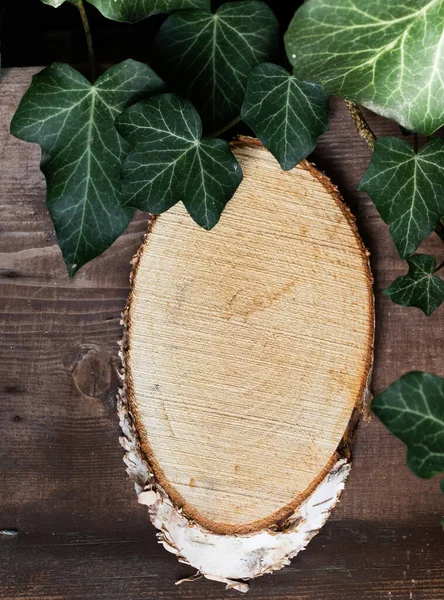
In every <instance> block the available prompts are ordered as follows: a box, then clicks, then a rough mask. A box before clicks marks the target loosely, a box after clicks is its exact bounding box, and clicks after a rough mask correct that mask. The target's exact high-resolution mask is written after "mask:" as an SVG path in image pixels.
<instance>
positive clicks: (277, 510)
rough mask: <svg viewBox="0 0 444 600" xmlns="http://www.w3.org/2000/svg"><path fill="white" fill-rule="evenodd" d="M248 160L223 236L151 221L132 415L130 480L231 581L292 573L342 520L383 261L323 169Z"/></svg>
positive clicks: (125, 417)
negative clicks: (373, 262) (372, 260)
mask: <svg viewBox="0 0 444 600" xmlns="http://www.w3.org/2000/svg"><path fill="white" fill-rule="evenodd" d="M233 151H234V153H235V155H236V157H237V159H238V161H239V163H240V164H241V167H242V169H243V172H244V180H243V182H242V183H241V185H240V187H239V189H238V191H237V192H236V194H235V196H234V197H233V199H232V200H231V201H230V202H229V203H228V205H227V207H226V209H225V211H224V213H223V214H222V217H221V220H220V222H219V224H218V225H217V226H216V227H215V228H214V229H213V230H212V231H210V232H207V231H204V230H203V229H200V228H199V227H198V226H196V225H195V224H194V223H193V221H192V220H191V219H190V218H189V216H188V215H187V213H186V210H185V208H184V207H183V206H182V205H177V206H176V207H174V208H173V209H171V210H170V211H168V212H167V213H165V214H163V215H161V216H160V217H158V218H155V219H153V220H152V222H151V225H150V229H149V232H148V234H147V236H146V238H145V241H144V243H143V245H142V247H141V249H140V251H139V253H138V255H137V257H136V258H135V265H134V269H133V273H132V290H131V295H130V298H129V302H128V306H127V308H126V311H125V314H124V325H125V338H124V341H123V344H122V357H123V362H124V373H123V380H124V381H123V390H122V393H121V401H120V414H121V420H122V425H123V428H124V433H125V439H124V445H125V447H126V449H127V452H128V454H127V458H126V460H127V464H128V469H129V472H130V474H131V475H132V477H133V479H135V481H136V483H137V489H138V492H139V493H140V496H139V500H140V501H141V502H142V503H145V504H147V505H148V506H149V507H150V515H151V519H152V520H153V522H154V524H155V525H156V526H157V527H158V528H160V529H162V532H163V533H162V534H161V535H162V540H163V542H164V544H165V545H166V546H167V547H168V549H170V550H173V551H174V552H175V553H176V554H178V555H179V557H180V558H181V559H182V560H184V561H185V562H190V564H193V566H195V567H196V568H198V569H199V570H200V571H201V572H203V573H204V574H205V575H207V576H209V577H212V578H215V579H221V580H225V581H228V582H229V581H232V580H236V581H237V580H239V579H248V578H250V577H254V576H256V575H258V574H262V573H264V572H267V571H270V570H273V569H275V568H279V567H280V566H283V564H285V562H286V560H287V559H288V557H291V556H293V555H295V554H296V553H297V551H299V550H300V549H301V548H302V547H304V546H305V545H306V543H308V541H309V539H310V538H311V537H312V536H313V534H314V533H315V531H316V530H317V529H319V527H321V526H322V524H323V523H324V521H325V520H326V518H327V517H328V514H329V512H330V510H331V508H332V507H333V506H334V504H335V503H336V501H337V497H338V495H339V492H340V491H341V489H342V487H343V485H344V480H345V478H346V475H347V474H348V470H349V465H348V461H349V453H348V442H349V441H350V439H349V438H351V436H352V431H353V430H354V427H353V426H351V427H350V426H349V424H350V420H351V419H352V416H354V419H353V420H352V421H353V423H352V425H353V424H354V422H355V420H356V418H355V416H356V412H357V410H356V409H359V407H360V405H361V401H362V398H363V397H364V395H365V393H366V390H367V384H368V378H369V373H370V367H371V360H372V348H373V322H374V313H373V310H374V309H373V293H372V279H371V274H370V270H369V264H368V256H367V252H366V250H365V248H364V246H363V244H362V242H361V240H360V237H359V235H358V232H357V230H356V226H355V223H354V219H353V217H352V216H351V215H350V213H349V211H348V209H347V208H346V207H345V205H344V204H343V202H342V201H341V199H340V197H339V195H338V192H337V190H336V188H334V187H333V185H332V184H331V183H330V181H329V180H328V179H327V178H326V177H325V176H323V175H322V174H320V173H319V172H318V171H317V170H316V169H315V168H314V167H313V166H312V165H310V164H309V163H308V162H306V161H303V162H302V163H301V164H300V165H299V166H298V167H296V168H295V169H293V170H292V171H288V172H284V171H282V170H281V169H280V167H279V164H278V163H277V162H276V160H275V159H274V158H273V157H272V155H271V154H270V153H268V152H267V151H266V150H264V149H263V148H262V147H261V146H260V144H259V143H258V142H257V141H256V140H252V139H250V138H242V139H240V140H238V141H237V142H235V143H233ZM316 500H319V502H317V501H316ZM290 533H291V534H292V535H293V534H294V535H295V536H296V537H297V536H299V537H298V538H297V539H296V537H294V539H293V538H292V537H291V536H290ZM264 536H265V537H264ZM267 536H268V537H267ZM202 540H204V542H202ZM256 542H257V544H258V547H254V544H255V543H256ZM199 544H200V547H199ZM233 544H234V545H233ZM247 546H249V548H247ZM209 547H211V548H212V550H211V552H210V550H209ZM259 550H260V551H261V554H260V556H259V555H258V552H259ZM249 552H250V553H254V552H255V553H256V554H255V558H254V560H250V561H249V560H248V553H249ZM213 554H214V556H213ZM210 555H211V556H210ZM218 556H219V558H218ZM258 556H259V558H258ZM246 557H247V558H246ZM221 558H222V560H221ZM233 585H235V586H236V585H238V587H239V589H242V587H243V584H236V583H234V584H233Z"/></svg>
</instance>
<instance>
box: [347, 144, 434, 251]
mask: <svg viewBox="0 0 444 600" xmlns="http://www.w3.org/2000/svg"><path fill="white" fill-rule="evenodd" d="M359 189H360V190H363V191H364V192H367V194H368V195H369V196H370V198H371V199H372V200H373V202H374V204H375V206H376V208H377V209H378V211H379V213H380V215H381V217H382V218H383V219H384V221H385V222H386V223H387V224H388V225H390V233H391V236H392V238H393V241H394V242H395V245H396V247H397V249H398V251H399V254H400V255H401V256H402V257H406V256H408V255H409V254H411V253H412V252H414V251H415V250H416V248H417V247H418V246H419V244H420V243H421V242H422V241H423V240H424V239H425V238H426V237H428V236H429V235H430V234H431V233H432V231H433V230H434V229H435V227H436V225H437V224H438V222H439V220H440V217H442V216H443V215H444V143H443V142H442V141H441V140H439V139H434V140H431V141H430V142H428V143H427V144H425V146H423V148H421V150H420V151H419V152H418V153H417V154H416V153H415V151H414V150H413V148H412V147H411V146H410V145H409V143H408V142H407V141H405V140H400V139H397V138H391V137H387V138H380V139H379V140H377V141H376V144H375V151H374V154H373V156H372V160H371V162H370V165H369V167H368V169H367V171H366V173H365V175H364V177H363V179H362V181H361V184H360V187H359Z"/></svg>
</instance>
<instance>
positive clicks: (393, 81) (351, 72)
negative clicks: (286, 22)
mask: <svg viewBox="0 0 444 600" xmlns="http://www.w3.org/2000/svg"><path fill="white" fill-rule="evenodd" d="M443 28H444V3H443V2H441V1H437V0H421V1H418V0H404V1H403V2H399V1H398V0H385V1H384V2H381V1H378V2H369V1H368V0H353V2H351V1H350V0H310V1H309V2H305V3H304V4H303V5H302V6H301V7H300V8H299V9H298V11H297V12H296V14H295V16H294V18H293V21H292V22H291V24H290V27H289V29H288V31H287V33H286V35H285V43H286V49H287V54H288V57H289V59H290V61H291V63H292V64H293V65H294V67H295V74H296V75H297V76H298V77H300V78H301V79H309V80H312V81H318V82H321V83H322V84H323V86H324V89H325V90H326V91H327V92H329V93H331V94H335V95H338V96H344V97H346V98H348V99H350V100H353V101H355V102H358V103H359V104H363V105H364V106H366V107H367V108H369V109H371V110H373V111H374V112H376V113H378V114H380V115H383V116H385V117H388V118H391V119H394V120H395V121H397V122H398V123H400V124H401V125H402V126H403V127H405V128H406V129H410V130H413V131H419V132H421V133H423V134H425V135H431V134H432V133H433V132H434V131H436V129H438V128H439V127H440V126H441V125H442V124H443V123H444V79H443V77H442V73H443V70H444V52H443V51H442V45H443V37H442V32H443Z"/></svg>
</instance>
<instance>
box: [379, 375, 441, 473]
mask: <svg viewBox="0 0 444 600" xmlns="http://www.w3.org/2000/svg"><path fill="white" fill-rule="evenodd" d="M372 410H373V412H374V413H375V414H376V415H377V417H378V418H379V419H380V420H381V421H382V422H383V423H384V425H385V426H386V427H387V428H388V429H389V430H390V431H391V432H392V433H393V434H394V435H396V437H398V438H399V439H400V440H402V441H403V442H404V444H406V446H407V464H408V466H409V468H410V469H411V470H412V471H413V473H415V474H416V475H418V477H422V478H424V479H429V478H430V477H433V476H434V475H438V474H440V473H444V379H443V378H442V377H437V376H436V375H431V374H430V373H420V372H412V373H407V374H406V375H404V376H403V377H401V379H398V381H395V383H393V384H392V385H391V386H390V387H389V388H388V389H387V390H385V392H383V393H382V394H380V395H379V396H377V397H376V398H375V399H374V400H373V403H372Z"/></svg>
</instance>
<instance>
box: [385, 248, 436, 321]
mask: <svg viewBox="0 0 444 600" xmlns="http://www.w3.org/2000/svg"><path fill="white" fill-rule="evenodd" d="M407 262H408V265H409V272H408V273H407V275H403V276H402V277H398V278H397V279H395V281H394V282H393V283H392V285H391V286H390V287H388V288H387V289H385V290H384V294H386V295H387V296H389V297H390V299H391V300H392V301H393V302H395V303H396V304H400V305H401V306H416V307H417V308H420V309H421V310H422V311H423V312H424V313H425V314H426V315H427V316H429V315H431V314H432V312H433V311H434V310H436V309H437V308H438V307H439V306H440V305H441V304H442V302H443V301H444V281H442V280H441V279H440V278H439V277H435V276H434V275H433V271H434V269H435V267H436V260H435V259H434V258H432V257H431V256H427V255H426V254H415V255H414V256H411V257H410V258H408V259H407Z"/></svg>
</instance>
